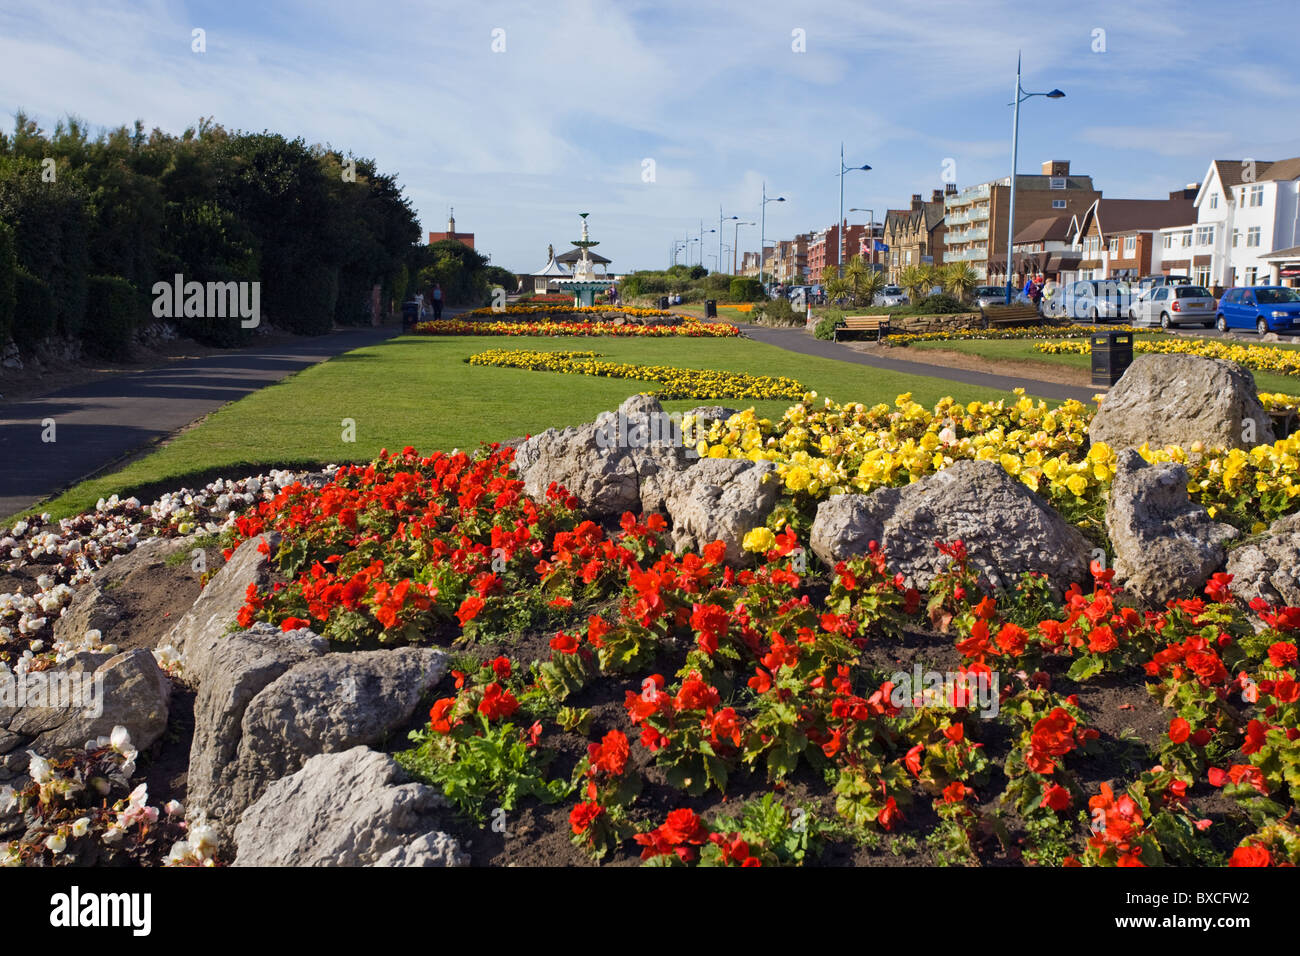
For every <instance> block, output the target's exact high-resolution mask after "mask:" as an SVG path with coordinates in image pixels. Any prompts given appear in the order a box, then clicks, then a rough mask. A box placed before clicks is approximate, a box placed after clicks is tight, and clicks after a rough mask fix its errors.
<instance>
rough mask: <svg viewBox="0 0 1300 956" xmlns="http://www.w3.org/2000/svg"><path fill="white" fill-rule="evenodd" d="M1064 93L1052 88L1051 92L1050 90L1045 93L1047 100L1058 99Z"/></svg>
mask: <svg viewBox="0 0 1300 956" xmlns="http://www.w3.org/2000/svg"><path fill="white" fill-rule="evenodd" d="M1064 95H1065V94H1064V93H1062V92H1061V91H1060V90H1052V92H1050V93H1048V94H1047V98H1048V99H1049V100H1059V99H1060V98H1061V97H1063V96H1064Z"/></svg>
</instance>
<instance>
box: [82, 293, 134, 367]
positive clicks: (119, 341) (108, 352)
mask: <svg viewBox="0 0 1300 956" xmlns="http://www.w3.org/2000/svg"><path fill="white" fill-rule="evenodd" d="M86 292H87V294H86V318H85V322H84V323H83V324H82V327H81V338H82V341H83V342H85V344H86V349H87V351H89V352H90V353H91V354H92V355H98V356H100V357H101V358H109V359H126V358H130V356H131V341H132V338H133V337H134V335H135V330H136V327H137V325H138V323H139V320H140V315H141V312H142V310H143V308H144V303H143V299H142V297H141V296H140V294H139V293H138V292H136V290H135V287H134V286H132V285H131V283H129V282H127V281H126V280H125V279H123V278H121V277H120V276H90V277H88V278H87V280H86Z"/></svg>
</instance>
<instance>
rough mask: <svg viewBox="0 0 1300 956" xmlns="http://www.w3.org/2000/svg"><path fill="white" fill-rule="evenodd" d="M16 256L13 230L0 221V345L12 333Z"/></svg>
mask: <svg viewBox="0 0 1300 956" xmlns="http://www.w3.org/2000/svg"><path fill="white" fill-rule="evenodd" d="M17 272H18V258H17V256H16V254H15V252H14V231H13V230H12V229H10V228H9V227H8V226H7V225H5V224H4V223H3V222H0V347H3V346H4V344H5V343H6V342H8V341H9V339H10V337H11V336H12V335H13V330H14V296H15V294H16V293H15V291H14V283H15V282H16V281H17V275H16V274H17Z"/></svg>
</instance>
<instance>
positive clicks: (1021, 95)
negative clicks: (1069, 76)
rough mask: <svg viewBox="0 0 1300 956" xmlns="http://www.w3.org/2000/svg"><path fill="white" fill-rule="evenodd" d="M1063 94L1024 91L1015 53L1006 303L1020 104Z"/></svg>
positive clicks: (1008, 288) (1014, 202)
mask: <svg viewBox="0 0 1300 956" xmlns="http://www.w3.org/2000/svg"><path fill="white" fill-rule="evenodd" d="M1064 95H1065V94H1064V93H1062V92H1061V91H1060V90H1052V91H1050V92H1048V93H1026V92H1025V91H1024V90H1023V89H1021V87H1020V53H1019V52H1017V53H1016V97H1015V102H1014V103H1012V104H1011V106H1012V107H1013V109H1012V111H1011V196H1010V200H1009V202H1008V205H1009V206H1010V209H1009V210H1008V212H1007V299H1006V302H1007V305H1010V304H1011V245H1012V240H1014V239H1015V235H1016V159H1017V152H1018V150H1019V146H1020V143H1019V140H1020V104H1021V103H1023V102H1024V101H1025V100H1027V99H1029V98H1030V97H1031V96H1045V97H1047V98H1048V99H1049V100H1059V99H1060V98H1061V97H1063V96H1064Z"/></svg>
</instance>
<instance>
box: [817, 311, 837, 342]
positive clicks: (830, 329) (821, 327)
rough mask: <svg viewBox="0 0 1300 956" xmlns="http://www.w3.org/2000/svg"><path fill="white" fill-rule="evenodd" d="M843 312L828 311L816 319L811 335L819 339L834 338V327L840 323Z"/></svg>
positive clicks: (827, 339)
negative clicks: (815, 326)
mask: <svg viewBox="0 0 1300 956" xmlns="http://www.w3.org/2000/svg"><path fill="white" fill-rule="evenodd" d="M843 317H844V316H843V313H841V312H828V313H826V314H825V315H823V316H822V317H821V318H820V319H819V320H818V321H817V328H816V329H814V330H813V335H814V336H816V337H817V338H819V339H825V340H826V341H828V342H829V341H830V340H831V339H833V338H835V327H836V326H837V325H839V324H840V319H842V318H843Z"/></svg>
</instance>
